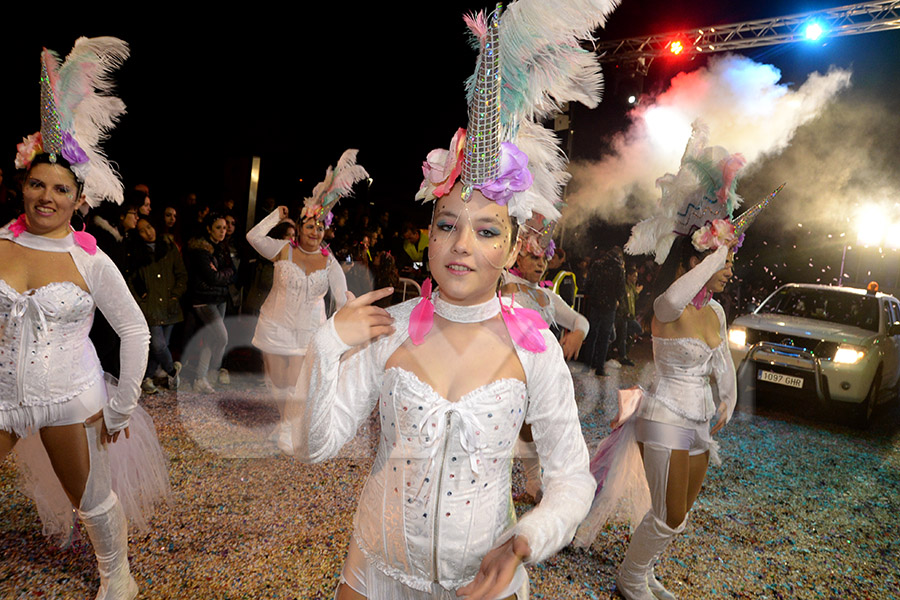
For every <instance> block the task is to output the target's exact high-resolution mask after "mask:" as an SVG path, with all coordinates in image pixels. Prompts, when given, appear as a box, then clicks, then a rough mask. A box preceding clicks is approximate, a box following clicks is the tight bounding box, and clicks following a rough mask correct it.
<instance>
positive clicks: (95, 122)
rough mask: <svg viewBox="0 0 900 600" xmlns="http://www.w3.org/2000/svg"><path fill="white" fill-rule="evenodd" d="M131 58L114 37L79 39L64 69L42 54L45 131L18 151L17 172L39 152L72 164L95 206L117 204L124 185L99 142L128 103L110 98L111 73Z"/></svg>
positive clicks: (55, 59)
mask: <svg viewBox="0 0 900 600" xmlns="http://www.w3.org/2000/svg"><path fill="white" fill-rule="evenodd" d="M126 58H128V44H126V43H125V42H123V41H122V40H120V39H118V38H114V37H98V38H85V37H82V38H78V40H77V41H76V42H75V46H74V47H73V48H72V51H71V52H70V53H69V56H67V57H66V60H65V62H63V63H62V64H60V62H59V55H58V54H57V53H56V52H54V51H52V50H47V49H46V48H44V51H43V52H42V53H41V130H40V131H39V132H36V133H34V134H32V135H30V136H28V137H27V138H25V139H24V140H23V141H22V143H21V144H19V145H18V146H17V150H18V153H17V155H16V168H18V169H27V168H28V167H30V166H31V162H32V160H34V157H35V156H36V155H38V154H40V153H46V154H49V155H50V161H51V162H56V159H57V157H60V156H61V157H63V158H64V159H65V160H66V161H68V163H69V164H70V165H71V169H72V171H73V172H74V173H75V176H76V178H77V179H78V181H80V182H81V183H83V184H84V193H85V195H86V196H87V200H88V203H89V204H90V205H91V206H97V205H98V204H99V203H100V202H101V201H102V200H112V201H114V202H117V203H119V204H121V203H122V200H123V191H122V182H121V181H120V179H119V176H118V174H117V173H116V171H115V169H114V168H113V166H112V165H111V164H110V162H109V160H108V159H107V158H106V155H105V154H104V153H103V150H102V149H101V148H100V142H101V141H103V140H105V139H106V138H107V137H108V135H109V132H110V130H111V129H112V128H113V127H114V126H115V124H116V121H117V120H118V119H119V117H120V116H121V115H123V114H124V113H125V103H124V102H122V100H120V99H119V98H117V97H116V96H113V95H111V92H112V89H113V81H112V79H111V77H110V74H111V73H112V71H114V70H115V69H117V68H119V67H120V66H121V64H122V62H123V61H124V60H125V59H126Z"/></svg>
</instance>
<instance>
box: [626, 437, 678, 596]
mask: <svg viewBox="0 0 900 600" xmlns="http://www.w3.org/2000/svg"><path fill="white" fill-rule="evenodd" d="M671 454H672V451H671V450H670V449H668V448H663V447H661V446H656V445H654V444H649V443H648V444H644V472H645V474H646V476H647V484H648V485H649V487H650V500H651V503H652V507H651V509H650V511H649V512H647V514H646V515H645V516H644V519H643V520H642V521H641V523H640V525H638V526H637V528H636V529H635V530H634V534H633V535H632V536H631V543H630V544H629V545H628V551H627V552H626V553H625V560H623V561H622V564H621V565H620V566H619V572H618V576H617V577H616V585H617V586H618V588H619V591H620V592H621V593H622V595H623V596H625V598H627V599H628V600H671V599H674V596H673V595H672V594H671V593H670V592H669V591H668V590H666V589H665V588H664V587H663V585H662V584H661V583H659V581H657V579H656V577H655V576H654V575H653V565H654V563H655V562H656V559H657V558H658V557H659V555H660V554H662V552H663V550H665V549H666V546H668V545H669V542H671V541H672V539H673V538H674V537H675V535H677V534H678V533H681V532H682V531H683V530H684V526H685V522H686V521H687V519H685V522H682V523H681V524H680V525H679V526H678V527H677V528H676V529H672V528H671V527H669V526H668V525H667V524H666V486H667V483H668V479H669V457H670V456H671ZM651 580H652V581H651Z"/></svg>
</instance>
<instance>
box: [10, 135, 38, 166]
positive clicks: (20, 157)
mask: <svg viewBox="0 0 900 600" xmlns="http://www.w3.org/2000/svg"><path fill="white" fill-rule="evenodd" d="M16 151H17V152H16V168H17V169H27V168H28V167H30V166H31V161H33V160H34V157H35V156H37V155H38V154H40V153H41V152H43V151H44V141H43V139H42V138H41V132H40V131H37V132H35V133H32V134H31V135H29V136H28V137H27V138H22V143H21V144H16Z"/></svg>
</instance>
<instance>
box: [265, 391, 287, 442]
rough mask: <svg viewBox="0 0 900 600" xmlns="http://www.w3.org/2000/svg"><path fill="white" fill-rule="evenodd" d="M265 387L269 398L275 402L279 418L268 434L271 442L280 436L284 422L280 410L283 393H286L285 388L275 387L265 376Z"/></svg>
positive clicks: (276, 440)
mask: <svg viewBox="0 0 900 600" xmlns="http://www.w3.org/2000/svg"><path fill="white" fill-rule="evenodd" d="M266 388H267V389H268V390H269V399H270V400H272V401H273V402H275V405H276V408H278V413H279V418H278V423H276V424H275V427H274V428H273V429H272V432H271V433H270V434H269V441H270V442H272V443H273V444H277V443H278V438H279V437H280V436H281V431H282V424H283V423H284V415H283V414H281V412H282V411H283V410H284V401H285V394H287V390H286V389H284V388H280V387H275V385H274V384H273V383H272V382H271V381H269V379H268V378H266Z"/></svg>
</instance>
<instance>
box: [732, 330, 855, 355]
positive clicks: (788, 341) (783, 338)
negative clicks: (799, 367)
mask: <svg viewBox="0 0 900 600" xmlns="http://www.w3.org/2000/svg"><path fill="white" fill-rule="evenodd" d="M759 342H772V343H775V344H784V345H786V346H794V347H795V348H803V349H804V350H808V351H809V352H812V353H813V354H814V355H815V356H818V357H819V358H822V359H831V358H832V357H833V356H834V353H835V352H837V347H838V344H837V343H836V342H826V341H824V340H819V339H815V338H808V337H802V336H799V335H788V334H784V333H774V332H771V331H760V330H758V329H748V330H747V345H748V346H752V345H753V344H757V343H759Z"/></svg>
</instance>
